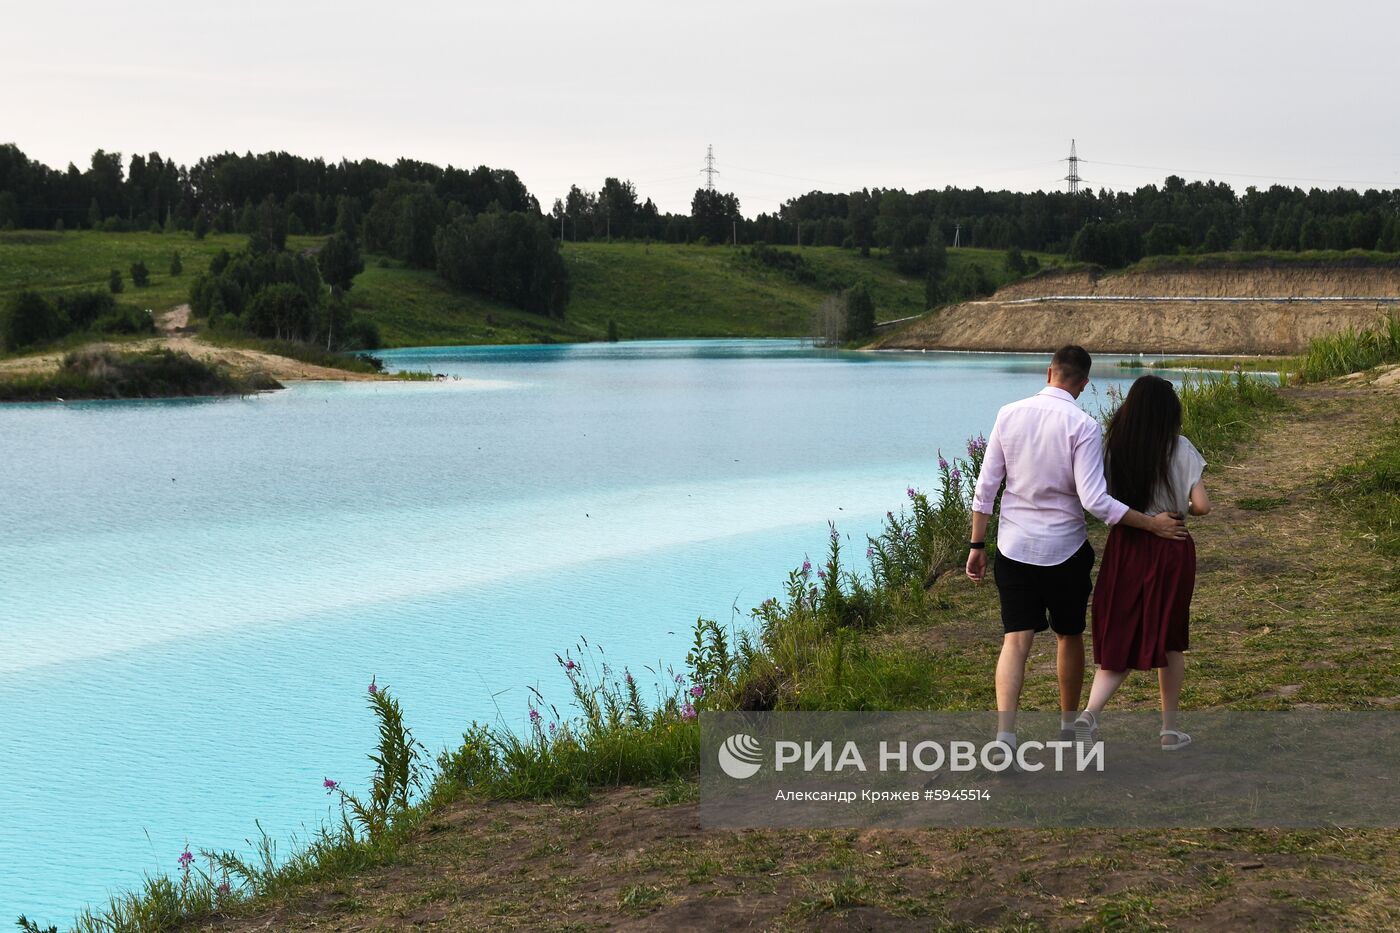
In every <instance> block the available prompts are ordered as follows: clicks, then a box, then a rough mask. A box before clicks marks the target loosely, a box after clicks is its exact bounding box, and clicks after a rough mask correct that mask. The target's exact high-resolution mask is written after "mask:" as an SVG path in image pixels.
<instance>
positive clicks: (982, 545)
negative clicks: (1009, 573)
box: [967, 541, 987, 551]
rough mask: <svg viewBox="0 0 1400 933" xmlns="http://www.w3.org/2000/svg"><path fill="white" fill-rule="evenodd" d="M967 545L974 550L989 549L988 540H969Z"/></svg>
mask: <svg viewBox="0 0 1400 933" xmlns="http://www.w3.org/2000/svg"><path fill="white" fill-rule="evenodd" d="M967 546H968V547H970V548H972V549H973V550H974V551H984V550H986V549H987V542H986V541H969V542H967Z"/></svg>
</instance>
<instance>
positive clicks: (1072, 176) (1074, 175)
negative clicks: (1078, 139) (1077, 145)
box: [1063, 139, 1084, 194]
mask: <svg viewBox="0 0 1400 933" xmlns="http://www.w3.org/2000/svg"><path fill="white" fill-rule="evenodd" d="M1063 180H1064V181H1067V182H1069V193H1070V194H1078V193H1079V183H1080V182H1082V181H1084V179H1082V178H1080V177H1079V156H1078V155H1077V154H1076V153H1075V151H1074V140H1072V139H1071V140H1070V141H1069V174H1068V175H1066V176H1065V177H1064V179H1063Z"/></svg>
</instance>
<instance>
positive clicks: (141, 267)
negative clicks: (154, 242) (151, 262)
mask: <svg viewBox="0 0 1400 933" xmlns="http://www.w3.org/2000/svg"><path fill="white" fill-rule="evenodd" d="M157 232H159V231H157ZM131 284H132V285H135V286H136V287H137V288H145V287H146V286H147V285H150V284H151V270H150V269H147V268H146V264H145V263H144V262H142V261H141V260H139V259H138V260H136V262H133V263H132V264H131Z"/></svg>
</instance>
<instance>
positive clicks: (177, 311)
mask: <svg viewBox="0 0 1400 933" xmlns="http://www.w3.org/2000/svg"><path fill="white" fill-rule="evenodd" d="M189 318H190V306H189V305H187V304H186V305H180V306H179V307H176V308H171V309H170V310H169V311H165V312H162V313H161V314H160V315H159V316H158V317H157V318H156V331H157V333H158V336H155V337H151V338H148V339H145V340H136V341H130V342H123V343H93V344H89V346H92V347H103V348H110V349H113V350H120V351H123V352H131V351H139V350H151V349H155V348H157V347H163V348H167V349H170V350H177V351H180V352H182V353H188V354H189V355H190V356H192V357H195V358H196V359H200V360H205V361H206V362H212V363H218V364H220V365H223V366H226V367H228V368H229V369H230V370H232V371H233V372H235V373H239V374H246V373H251V372H263V373H266V374H267V375H269V376H271V377H272V378H274V379H276V380H278V381H279V382H288V381H306V380H334V381H338V382H362V381H368V380H377V379H392V378H394V377H393V376H390V375H385V374H378V373H375V374H372V373H352V372H349V371H347V370H344V369H334V368H332V367H329V366H317V365H315V364H314V363H303V362H301V361H300V360H294V359H291V358H289V357H285V356H277V355H276V354H273V353H264V352H262V351H261V350H244V349H240V348H237V347H220V346H216V345H214V344H210V343H205V342H204V341H202V340H200V339H199V338H198V337H197V336H195V335H194V333H193V332H192V331H191V330H190V327H189ZM65 352H66V351H65ZM63 355H64V354H63V353H39V354H35V355H34V356H21V357H16V358H15V359H11V360H0V377H3V376H18V375H28V374H33V373H43V372H49V371H52V370H56V369H58V366H59V364H60V363H61V362H62V361H63Z"/></svg>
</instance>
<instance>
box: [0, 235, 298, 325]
mask: <svg viewBox="0 0 1400 933" xmlns="http://www.w3.org/2000/svg"><path fill="white" fill-rule="evenodd" d="M318 241H319V238H317V237H288V238H287V244H288V246H289V247H290V248H295V249H300V248H303V247H305V246H308V245H311V244H314V243H316V242H318ZM247 242H248V238H247V237H246V236H244V235H242V234H210V235H208V236H206V237H205V238H204V239H203V240H196V239H195V238H194V235H193V234H191V233H188V232H180V233H102V232H100V231H93V230H73V231H69V232H66V233H54V232H46V231H38V230H21V231H3V232H0V304H3V303H4V302H5V301H6V300H7V299H8V298H9V297H10V296H11V295H13V294H14V293H16V292H20V291H24V290H25V289H33V290H35V291H38V292H42V293H44V294H45V295H50V296H52V295H57V294H61V293H63V292H68V291H77V290H81V289H91V288H103V289H105V288H107V276H108V274H109V273H110V272H111V270H113V269H119V270H120V271H121V274H122V280H123V284H124V286H125V288H124V290H123V291H122V292H121V293H120V294H118V295H117V301H118V302H120V303H122V304H130V305H135V306H138V307H140V308H143V309H145V308H149V309H151V310H153V311H156V312H161V311H165V310H167V309H169V308H173V307H175V306H176V305H179V304H183V303H184V302H185V301H187V300H188V299H189V289H190V283H191V282H193V281H194V278H195V276H197V275H199V274H200V273H201V272H204V271H205V270H206V269H207V268H208V267H209V261H210V260H211V259H213V258H214V256H216V255H218V253H219V250H221V249H226V250H228V251H229V252H230V253H234V252H237V251H238V250H240V249H242V248H243V246H244V245H245V244H246V243H247ZM176 250H179V252H180V261H181V263H182V264H183V266H184V269H183V271H182V273H181V274H180V275H171V274H170V256H171V254H172V253H174V252H175V251H176ZM138 259H139V260H141V261H143V262H145V263H146V265H147V267H148V268H149V269H150V271H151V281H150V284H149V285H147V286H146V287H145V288H137V287H136V286H135V285H133V284H132V282H131V264H132V263H134V262H136V261H137V260H138Z"/></svg>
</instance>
